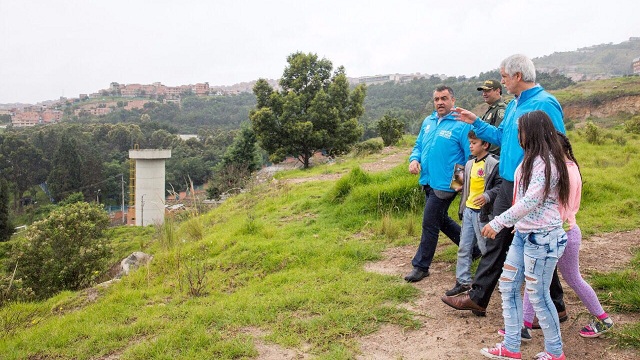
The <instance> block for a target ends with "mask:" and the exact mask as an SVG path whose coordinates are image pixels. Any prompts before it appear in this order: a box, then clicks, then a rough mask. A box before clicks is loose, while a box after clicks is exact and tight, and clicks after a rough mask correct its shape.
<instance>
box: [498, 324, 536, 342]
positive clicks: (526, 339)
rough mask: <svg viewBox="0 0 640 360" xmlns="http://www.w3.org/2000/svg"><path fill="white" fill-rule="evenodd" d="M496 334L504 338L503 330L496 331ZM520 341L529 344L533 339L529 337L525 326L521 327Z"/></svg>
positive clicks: (529, 334)
mask: <svg viewBox="0 0 640 360" xmlns="http://www.w3.org/2000/svg"><path fill="white" fill-rule="evenodd" d="M498 334H500V335H502V336H504V329H500V330H498ZM520 339H521V340H522V341H524V342H529V341H531V339H533V338H532V337H531V333H530V332H529V329H528V328H527V327H526V326H523V327H522V329H521V330H520Z"/></svg>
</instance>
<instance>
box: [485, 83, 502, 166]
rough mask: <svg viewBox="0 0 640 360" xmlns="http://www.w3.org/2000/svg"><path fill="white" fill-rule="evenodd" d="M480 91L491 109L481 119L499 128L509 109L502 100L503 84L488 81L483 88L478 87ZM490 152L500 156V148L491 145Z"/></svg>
mask: <svg viewBox="0 0 640 360" xmlns="http://www.w3.org/2000/svg"><path fill="white" fill-rule="evenodd" d="M478 91H482V98H483V99H484V102H486V103H487V104H489V109H488V110H487V112H485V113H484V115H482V118H481V119H482V120H484V121H485V122H488V123H489V124H491V125H493V126H495V127H498V126H499V125H500V123H501V122H502V118H503V117H504V110H505V109H506V108H507V104H506V103H505V102H504V101H503V100H502V84H500V81H497V80H486V81H485V82H484V83H482V86H479V87H478ZM489 152H490V153H492V154H494V155H498V156H499V155H500V147H499V146H496V145H493V144H491V147H489Z"/></svg>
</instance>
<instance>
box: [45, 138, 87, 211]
mask: <svg viewBox="0 0 640 360" xmlns="http://www.w3.org/2000/svg"><path fill="white" fill-rule="evenodd" d="M52 169H53V170H51V172H50V173H49V177H48V178H47V183H48V185H49V190H50V191H51V195H52V196H53V198H54V199H56V200H60V199H62V198H63V197H65V196H66V195H68V194H69V193H71V192H75V191H79V190H80V188H81V187H82V163H81V160H80V155H79V154H78V149H77V145H76V142H75V140H74V139H70V138H69V137H68V136H66V135H63V136H62V138H61V139H60V146H59V147H58V150H57V151H56V154H55V156H54V157H53V164H52Z"/></svg>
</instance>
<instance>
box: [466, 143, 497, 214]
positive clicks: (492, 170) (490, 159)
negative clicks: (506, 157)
mask: <svg viewBox="0 0 640 360" xmlns="http://www.w3.org/2000/svg"><path fill="white" fill-rule="evenodd" d="M474 161H476V158H473V159H471V160H469V161H467V163H466V164H465V166H464V186H463V187H462V192H461V195H460V207H459V208H458V216H459V217H460V220H462V213H463V212H464V209H465V208H466V207H467V198H468V197H469V186H470V183H469V181H470V180H469V178H470V177H471V168H472V167H473V162H474ZM498 162H499V160H498V158H497V157H496V156H495V155H493V154H488V155H487V157H486V158H485V159H484V172H485V174H487V175H486V176H485V178H484V192H483V193H482V196H484V198H485V199H486V200H487V202H485V204H484V205H482V207H481V208H480V215H479V218H480V222H482V223H487V222H489V221H491V220H492V219H493V215H492V212H493V202H494V200H495V199H496V197H497V196H498V191H499V190H500V185H501V184H502V178H500V175H498Z"/></svg>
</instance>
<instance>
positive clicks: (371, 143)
mask: <svg viewBox="0 0 640 360" xmlns="http://www.w3.org/2000/svg"><path fill="white" fill-rule="evenodd" d="M383 148H384V144H383V143H382V140H380V139H378V138H374V139H369V140H367V141H363V142H359V143H357V144H355V145H354V146H353V153H354V154H355V155H356V156H358V155H368V154H373V153H377V152H380V151H382V149H383Z"/></svg>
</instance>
